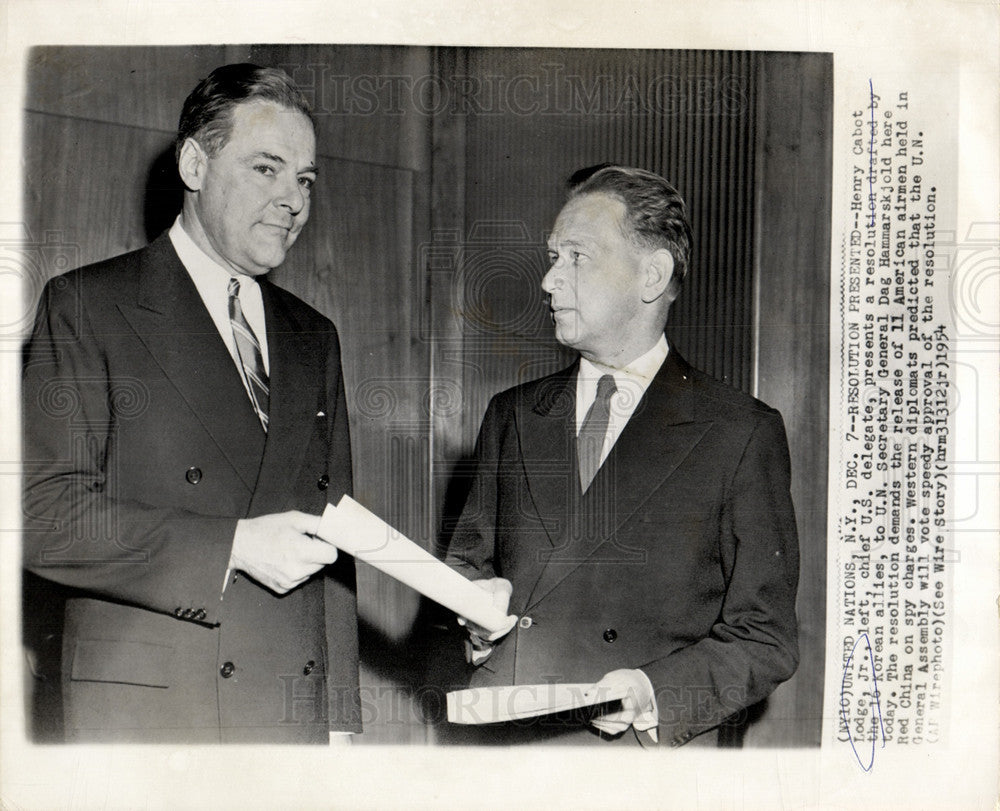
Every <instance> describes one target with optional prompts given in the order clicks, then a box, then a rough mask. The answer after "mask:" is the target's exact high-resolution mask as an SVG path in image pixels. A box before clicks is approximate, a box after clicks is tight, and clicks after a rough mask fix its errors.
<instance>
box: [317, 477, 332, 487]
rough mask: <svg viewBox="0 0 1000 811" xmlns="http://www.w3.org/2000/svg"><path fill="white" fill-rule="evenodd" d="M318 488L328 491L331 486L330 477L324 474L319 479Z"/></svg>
mask: <svg viewBox="0 0 1000 811" xmlns="http://www.w3.org/2000/svg"><path fill="white" fill-rule="evenodd" d="M316 486H317V487H318V488H319V489H320V490H326V488H327V487H329V486H330V477H329V476H327V475H326V474H325V473H324V474H323V475H322V476H320V477H319V479H317V481H316Z"/></svg>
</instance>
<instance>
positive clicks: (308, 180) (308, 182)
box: [299, 177, 316, 189]
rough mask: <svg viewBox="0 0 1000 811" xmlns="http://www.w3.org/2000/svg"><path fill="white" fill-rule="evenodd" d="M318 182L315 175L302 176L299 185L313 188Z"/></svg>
mask: <svg viewBox="0 0 1000 811" xmlns="http://www.w3.org/2000/svg"><path fill="white" fill-rule="evenodd" d="M315 184H316V178H314V177H300V178H299V185H300V186H302V188H304V189H311V188H312V187H313V186H314V185H315Z"/></svg>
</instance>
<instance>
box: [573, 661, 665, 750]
mask: <svg viewBox="0 0 1000 811" xmlns="http://www.w3.org/2000/svg"><path fill="white" fill-rule="evenodd" d="M597 687H598V689H603V690H606V691H607V692H609V693H622V699H621V702H622V706H621V709H620V710H615V711H613V712H608V713H605V714H604V715H599V716H597V717H596V718H594V719H593V720H592V721H591V722H590V723H591V724H592V725H593V726H595V727H597V729H599V730H601V732H604V733H606V734H608V735H620V734H621V733H622V732H624V731H625V730H627V729H628V728H629V727H630V726H633V727H635V728H636V729H637V730H638V731H640V732H645V731H647V730H648V731H649V735H650V737H651V738H652V739H653V741H656V740H657V737H658V736H657V732H656V727H657V723H658V712H657V707H656V697H655V695H654V694H653V685H652V683H651V682H650V681H649V677H648V676H647V675H646V674H645V673H643V672H642V671H641V670H612V671H611V672H610V673H608V674H606V675H605V676H604V678H603V679H601V680H600V681H599V682H597Z"/></svg>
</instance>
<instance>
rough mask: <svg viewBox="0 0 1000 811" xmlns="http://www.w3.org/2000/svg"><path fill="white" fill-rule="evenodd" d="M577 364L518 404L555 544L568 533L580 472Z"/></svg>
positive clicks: (529, 464)
mask: <svg viewBox="0 0 1000 811" xmlns="http://www.w3.org/2000/svg"><path fill="white" fill-rule="evenodd" d="M576 368H577V367H576V365H573V366H570V367H569V368H567V369H564V370H563V371H561V372H558V373H556V374H555V375H552V376H551V377H548V378H545V379H544V380H543V381H541V383H540V384H539V386H538V387H537V388H535V389H533V390H532V394H531V397H530V399H529V400H528V401H527V402H524V403H518V404H517V411H516V413H517V432H518V441H519V443H520V451H521V458H522V460H523V462H524V474H525V478H526V479H527V481H528V490H529V491H530V493H531V499H532V503H533V504H534V507H535V510H536V511H537V513H538V515H539V516H540V517H541V519H542V524H543V525H544V527H545V531H546V533H547V535H548V541H549V543H550V544H552V545H555V544H557V543H558V542H559V539H560V538H561V537H562V536H563V534H564V533H565V531H566V516H567V514H568V511H569V509H570V507H571V504H572V501H573V499H574V498H575V491H574V489H573V486H574V485H575V486H576V487H575V489H579V485H578V484H577V482H578V481H579V479H578V478H577V474H576V472H575V471H576V467H577V462H576Z"/></svg>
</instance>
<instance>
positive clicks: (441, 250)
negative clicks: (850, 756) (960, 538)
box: [24, 45, 832, 745]
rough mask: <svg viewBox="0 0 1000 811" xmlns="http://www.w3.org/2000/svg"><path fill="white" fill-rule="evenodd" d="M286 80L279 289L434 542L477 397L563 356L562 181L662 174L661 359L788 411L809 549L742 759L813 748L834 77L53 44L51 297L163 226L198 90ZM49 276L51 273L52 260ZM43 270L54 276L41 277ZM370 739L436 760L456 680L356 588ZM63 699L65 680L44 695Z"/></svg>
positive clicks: (426, 643) (43, 650)
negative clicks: (289, 233) (551, 312)
mask: <svg viewBox="0 0 1000 811" xmlns="http://www.w3.org/2000/svg"><path fill="white" fill-rule="evenodd" d="M235 61H255V62H258V63H260V64H268V65H275V66H282V67H284V68H285V69H286V70H287V71H289V72H290V73H292V74H293V76H294V77H295V78H296V80H297V81H298V82H299V83H300V84H301V85H302V86H303V88H304V89H305V90H306V92H307V93H308V94H309V95H310V96H311V99H312V101H313V106H314V108H315V110H316V113H317V122H318V132H317V134H318V155H319V164H320V173H321V180H320V182H319V183H318V184H317V187H316V191H315V193H314V205H313V211H312V216H311V222H310V224H309V225H308V226H307V228H306V230H305V231H304V232H303V236H302V238H301V239H300V240H299V243H298V244H297V245H296V247H295V248H294V249H293V251H292V252H291V254H290V255H289V259H288V261H287V262H286V264H285V265H284V266H283V267H281V268H280V269H278V270H276V271H275V272H274V278H275V280H276V281H277V282H278V283H279V284H281V285H282V286H285V287H287V288H288V289H290V290H292V291H293V292H295V293H296V294H298V295H299V296H301V297H302V298H303V299H305V300H306V301H308V302H309V303H311V304H313V306H315V307H316V308H317V309H319V310H320V311H321V312H323V313H325V314H327V315H328V316H330V317H331V318H332V319H333V320H334V321H335V322H336V323H337V325H338V328H339V329H340V332H341V336H342V341H343V344H344V365H345V376H346V380H347V384H348V404H349V407H350V411H351V427H352V430H353V443H354V454H355V489H356V496H357V497H358V498H359V500H361V501H363V502H364V503H365V504H366V505H367V506H369V507H370V508H372V509H373V510H375V511H376V512H378V513H379V514H381V515H383V516H384V517H385V518H386V520H388V521H389V522H390V523H392V524H394V525H395V526H397V527H398V528H399V529H400V530H402V531H403V532H405V533H406V534H408V535H409V536H410V537H411V538H413V539H415V540H417V541H419V542H421V543H423V544H425V545H426V546H427V547H428V548H436V547H439V546H440V545H441V544H443V543H445V542H446V540H447V533H448V528H449V526H450V520H451V518H453V515H454V512H455V510H456V509H457V505H458V504H459V503H460V500H461V492H460V488H459V487H456V485H455V478H454V475H453V474H454V472H455V469H456V467H457V466H459V465H460V464H461V461H462V459H463V458H464V457H465V456H466V455H467V454H468V453H469V452H470V451H471V447H472V444H473V442H474V439H475V434H476V430H477V429H478V426H479V421H480V419H481V417H482V414H483V412H484V410H485V407H486V403H487V401H488V399H489V397H490V396H491V395H492V394H493V393H495V392H496V391H498V390H500V389H502V388H504V387H506V386H509V385H511V384H513V383H515V382H518V381H521V380H525V379H529V378H532V377H536V376H538V375H540V374H543V373H546V372H548V371H552V370H553V369H555V368H558V367H559V366H560V365H562V364H564V363H566V362H567V361H568V360H569V357H568V356H567V355H566V354H565V353H564V352H563V351H562V350H561V349H560V348H559V347H558V345H556V344H555V342H554V340H553V339H552V334H551V327H550V326H549V324H548V323H547V318H546V313H545V309H544V306H543V300H542V295H541V290H540V287H539V282H540V280H541V277H542V275H543V273H544V271H545V251H544V242H545V236H546V233H547V229H548V228H550V227H551V223H552V221H553V219H554V217H555V215H556V213H557V212H558V210H559V207H560V205H561V201H562V198H563V195H564V184H565V180H566V178H567V177H568V176H569V175H570V174H571V173H572V172H573V171H574V170H576V169H578V168H580V167H581V166H586V165H591V164H595V163H599V162H604V161H613V162H623V163H629V164H634V165H640V166H644V167H646V168H649V169H652V170H654V171H657V172H660V173H662V174H664V175H665V176H666V177H667V178H669V179H671V180H673V181H674V182H675V184H676V185H677V186H678V188H679V189H680V191H681V193H682V195H683V196H684V198H685V199H686V200H687V202H688V205H689V208H690V211H691V217H692V221H693V227H694V233H695V256H694V262H693V267H692V270H691V273H690V276H689V283H688V284H687V287H686V289H685V291H684V293H683V294H682V296H681V298H680V299H679V300H678V302H677V303H676V304H675V305H674V308H673V309H672V311H671V319H670V324H669V325H668V338H669V339H670V341H671V343H672V345H674V346H676V347H677V348H678V349H679V351H681V353H682V354H684V355H685V356H686V357H687V358H688V359H689V360H690V361H691V362H693V363H694V364H695V365H697V366H700V367H701V368H703V369H705V370H706V371H708V372H710V373H712V374H714V375H716V376H718V377H720V378H722V379H725V380H727V381H729V382H730V383H732V384H733V385H734V386H737V387H739V388H742V389H744V390H746V391H749V392H752V393H755V394H757V395H758V396H760V397H761V398H762V399H764V400H766V401H767V402H769V403H770V404H772V405H774V406H775V407H777V408H778V409H779V410H780V411H781V412H782V414H783V415H784V417H785V421H786V425H787V428H788V432H789V440H790V444H791V452H792V462H793V475H794V490H793V498H794V500H795V504H796V509H797V512H798V521H799V532H800V538H801V544H802V577H801V587H800V593H799V617H800V623H801V632H800V633H801V649H802V663H801V665H800V669H799V672H798V673H797V674H796V676H795V677H794V678H793V679H792V680H791V681H789V682H788V683H786V684H785V685H782V686H781V687H780V688H779V690H778V691H777V692H776V693H775V694H774V696H772V698H771V699H770V701H769V702H768V703H767V705H766V706H763V707H760V708H757V709H756V710H755V713H754V722H753V723H752V724H751V725H750V727H749V730H748V732H747V733H746V738H745V743H746V745H818V743H819V735H820V720H821V712H822V702H821V690H822V679H823V645H824V605H825V527H826V465H827V446H826V434H827V367H828V312H827V309H828V299H829V295H828V293H829V288H828V285H829V278H828V277H829V262H830V256H829V250H830V248H829V225H828V222H829V207H830V139H831V131H830V117H831V109H832V60H831V59H830V57H829V56H825V55H815V54H785V53H753V52H706V51H621V50H617V51H595V50H544V49H475V48H472V49H468V48H417V47H405V48H404V47H387V46H379V47H360V46H351V47H343V46H315V45H313V46H215V47H197V48H159V47H158V48H38V49H35V50H34V51H33V52H32V55H31V57H30V65H29V71H28V74H29V87H28V92H27V96H26V99H25V156H24V157H25V181H24V188H25V195H24V205H25V209H24V215H25V222H26V225H27V227H28V229H29V231H30V233H31V235H32V237H34V238H35V240H36V241H42V240H43V239H44V241H45V242H47V243H48V242H51V244H52V245H54V246H59V251H58V252H57V254H58V257H62V258H57V259H53V260H52V261H42V262H41V263H40V266H39V269H38V278H37V282H36V281H34V280H31V281H29V283H28V284H27V285H26V296H28V297H29V298H30V299H33V298H34V297H36V296H37V294H38V292H39V290H40V282H41V281H43V280H44V278H47V277H48V276H51V275H54V274H55V273H57V272H60V271H62V270H65V269H67V266H66V259H65V257H70V258H71V259H72V261H73V262H74V263H85V262H90V261H94V260H97V259H101V258H105V257H107V256H112V255H114V254H117V253H121V252H123V251H126V250H131V249H134V248H137V247H139V246H141V245H143V244H145V243H146V242H147V241H149V240H150V239H152V238H153V237H154V236H155V235H156V234H157V233H158V232H159V231H160V230H162V228H164V227H167V226H169V224H170V222H171V221H172V219H173V216H174V214H175V213H176V209H177V205H178V200H179V197H178V195H179V189H178V187H177V182H176V179H175V176H174V173H173V167H172V159H171V153H170V149H171V145H172V137H173V132H174V130H175V127H176V119H177V115H178V114H179V111H180V108H181V104H182V103H183V100H184V97H185V96H186V95H187V93H188V92H189V91H190V89H191V88H192V87H194V85H195V84H196V82H197V81H198V80H199V79H200V78H202V77H203V76H205V75H206V74H207V73H208V72H209V71H210V70H211V69H212V68H214V67H216V66H217V65H220V64H225V63H227V62H235ZM53 256H56V253H54V254H53ZM43 259H44V258H43ZM25 585H26V588H25V604H26V610H25V643H26V653H27V655H28V657H29V661H30V662H31V664H32V667H31V668H28V669H26V683H27V684H28V686H29V688H30V691H31V693H32V694H33V695H34V696H35V700H34V707H35V712H34V714H33V723H34V730H35V735H36V737H37V738H39V739H45V738H46V737H51V736H53V735H55V734H57V732H58V724H59V719H58V700H57V696H56V695H55V692H54V690H53V687H54V685H55V684H57V682H58V679H57V674H56V672H55V671H54V670H53V668H55V667H57V664H58V658H57V651H58V594H57V593H56V592H55V591H54V590H53V589H50V588H49V587H48V586H47V585H46V584H43V583H40V582H39V581H37V579H35V578H30V577H29V578H26V581H25ZM359 603H360V615H361V629H362V659H363V671H362V681H363V690H364V697H363V698H364V701H365V721H366V734H365V735H364V736H363V738H362V739H361V740H362V741H363V742H366V743H405V742H433V741H435V740H437V739H439V737H443V736H441V735H439V729H440V728H439V725H438V722H440V721H441V720H442V718H443V704H442V701H441V697H442V693H441V690H442V687H443V686H450V685H452V684H453V683H455V682H457V681H458V680H459V679H460V673H461V663H460V661H459V657H460V652H459V650H458V648H457V646H456V645H455V644H453V643H454V642H455V637H454V635H453V634H451V633H450V631H449V630H448V629H449V628H451V627H452V624H453V620H452V619H451V618H450V617H448V616H446V615H444V614H442V613H441V612H438V611H436V610H435V609H434V608H433V607H432V606H425V605H422V604H421V601H420V600H419V598H418V597H417V595H415V594H414V593H413V592H412V591H410V590H409V589H407V588H405V587H403V586H400V585H399V584H398V583H396V582H395V581H392V580H391V579H389V578H386V577H384V576H382V575H380V574H379V573H377V572H375V571H373V570H371V569H369V568H367V567H364V566H361V567H359ZM53 679H55V681H53Z"/></svg>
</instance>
